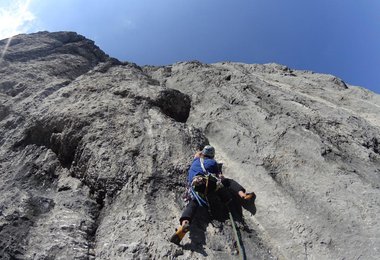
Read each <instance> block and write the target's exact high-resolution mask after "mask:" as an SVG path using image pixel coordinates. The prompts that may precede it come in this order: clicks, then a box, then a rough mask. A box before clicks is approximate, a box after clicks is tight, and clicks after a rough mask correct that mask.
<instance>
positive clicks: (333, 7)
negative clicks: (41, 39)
mask: <svg viewBox="0 0 380 260" xmlns="http://www.w3.org/2000/svg"><path fill="white" fill-rule="evenodd" d="M41 30H48V31H62V30H64V31H76V32H78V33H80V34H82V35H84V36H86V37H88V38H90V39H92V40H94V41H95V43H96V44H97V45H98V46H99V47H100V48H102V49H103V50H104V51H105V52H106V53H107V54H109V55H110V56H112V57H116V58H118V59H119V60H123V61H131V62H135V63H137V64H139V65H146V64H149V65H166V64H172V63H175V62H177V61H189V60H199V61H202V62H205V63H212V62H218V61H235V62H244V63H267V62H276V63H280V64H283V65H287V66H288V67H290V68H294V69H305V70H312V71H315V72H320V73H328V74H333V75H336V76H338V77H340V78H342V79H343V80H344V81H346V82H347V83H348V84H351V85H358V86H362V87H365V88H368V89H370V90H372V91H375V92H377V93H380V73H379V72H380V1H378V0H360V1H357V0H309V1H305V0H286V1H285V0H238V1H236V0H235V1H232V0H54V1H53V0H16V1H15V0H0V39H4V38H8V37H11V36H12V35H15V34H19V33H31V32H36V31H41ZM0 51H1V52H3V51H4V50H0Z"/></svg>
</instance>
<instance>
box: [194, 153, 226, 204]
mask: <svg viewBox="0 0 380 260" xmlns="http://www.w3.org/2000/svg"><path fill="white" fill-rule="evenodd" d="M200 163H201V167H202V170H203V175H197V176H195V177H194V179H193V181H192V182H191V187H190V193H191V196H192V197H194V198H195V200H196V201H197V202H198V204H199V206H201V207H209V206H210V203H209V202H208V199H207V195H208V193H209V191H210V190H212V191H216V190H218V189H220V188H221V187H223V184H222V183H221V181H220V179H219V178H218V177H216V176H215V174H212V173H209V172H208V171H207V170H206V168H205V166H204V159H203V158H200ZM196 186H198V187H202V189H201V190H197V188H196ZM203 187H204V189H203Z"/></svg>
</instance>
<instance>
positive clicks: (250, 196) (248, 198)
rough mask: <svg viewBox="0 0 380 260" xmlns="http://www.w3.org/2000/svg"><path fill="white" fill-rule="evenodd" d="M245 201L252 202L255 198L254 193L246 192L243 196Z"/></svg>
mask: <svg viewBox="0 0 380 260" xmlns="http://www.w3.org/2000/svg"><path fill="white" fill-rule="evenodd" d="M243 199H244V200H245V201H252V202H253V203H254V202H255V200H256V194H255V193H254V192H250V193H247V194H246V195H245V196H244V198H243Z"/></svg>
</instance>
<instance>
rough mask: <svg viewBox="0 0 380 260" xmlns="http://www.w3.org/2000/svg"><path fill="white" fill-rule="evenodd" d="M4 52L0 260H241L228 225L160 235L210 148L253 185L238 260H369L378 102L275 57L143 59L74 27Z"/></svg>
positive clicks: (376, 236) (378, 185)
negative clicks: (127, 57) (104, 47)
mask: <svg viewBox="0 0 380 260" xmlns="http://www.w3.org/2000/svg"><path fill="white" fill-rule="evenodd" d="M6 46H9V47H8V49H7V50H6V51H5V55H4V57H3V59H2V60H1V61H0V75H1V77H0V101H1V102H0V191H1V192H2V196H1V197H0V256H1V258H2V259H136V258H137V259H231V258H234V257H238V256H237V255H236V254H237V248H236V244H235V243H234V236H233V233H232V228H231V225H230V223H229V221H226V222H222V223H217V222H213V225H212V224H211V223H208V222H207V221H205V220H202V219H198V220H197V221H195V223H193V224H192V228H191V232H190V237H188V236H187V237H185V239H184V240H183V242H182V243H183V246H181V247H177V246H176V245H174V244H171V243H169V242H168V239H169V237H170V235H171V234H172V233H173V231H174V228H175V227H176V226H177V225H178V217H179V215H180V213H181V210H182V208H183V206H184V204H183V202H182V200H181V195H182V193H183V191H184V190H185V180H186V175H187V168H188V166H189V164H190V163H191V161H192V155H193V153H194V152H195V151H196V150H197V149H199V148H200V147H202V146H203V145H205V144H207V143H210V144H212V145H214V146H215V147H216V151H217V156H216V157H217V158H216V159H217V160H219V161H221V162H223V164H224V174H225V175H226V176H227V177H230V178H234V179H235V180H237V181H239V182H240V183H242V184H243V185H244V186H245V187H246V189H248V190H254V191H255V192H256V193H257V205H256V206H257V213H256V215H254V216H252V215H251V214H250V213H249V212H247V211H245V212H244V223H240V224H239V225H238V227H239V230H240V232H241V236H242V241H243V243H244V247H245V252H246V254H247V256H248V259H378V258H379V256H380V252H379V250H380V249H379V247H378V245H379V244H380V230H379V228H378V225H379V216H380V177H379V176H380V148H379V140H380V117H379V115H380V96H379V95H376V94H374V93H372V92H370V91H368V90H365V89H362V88H359V87H354V86H350V85H347V84H346V83H345V82H344V81H342V80H341V79H338V78H336V77H334V76H331V75H323V74H317V73H312V72H308V71H297V70H292V69H290V68H288V67H285V66H282V65H278V64H264V65H259V64H241V63H215V64H202V63H200V62H197V61H192V62H180V63H176V64H173V65H171V66H162V67H154V66H145V67H139V66H137V65H136V64H133V63H129V62H120V61H118V60H116V59H114V58H110V57H108V56H107V55H106V54H105V53H104V52H103V51H101V50H100V49H99V48H98V47H97V46H95V45H94V43H93V42H92V41H90V40H88V39H86V38H84V37H83V36H80V35H78V34H76V33H71V32H57V33H48V32H41V33H36V34H30V35H19V36H16V37H14V38H12V39H11V41H8V40H3V41H0V49H3V48H5V47H6ZM202 211H207V210H205V209H201V210H200V212H198V214H203V213H204V214H206V215H207V212H203V213H202Z"/></svg>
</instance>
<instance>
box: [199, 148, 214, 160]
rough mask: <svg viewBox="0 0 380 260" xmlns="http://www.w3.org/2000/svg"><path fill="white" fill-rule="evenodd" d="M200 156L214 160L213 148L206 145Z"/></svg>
mask: <svg viewBox="0 0 380 260" xmlns="http://www.w3.org/2000/svg"><path fill="white" fill-rule="evenodd" d="M202 154H203V155H204V156H207V157H210V158H214V156H215V148H214V147H212V146H211V145H206V146H205V147H204V148H203V150H202Z"/></svg>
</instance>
